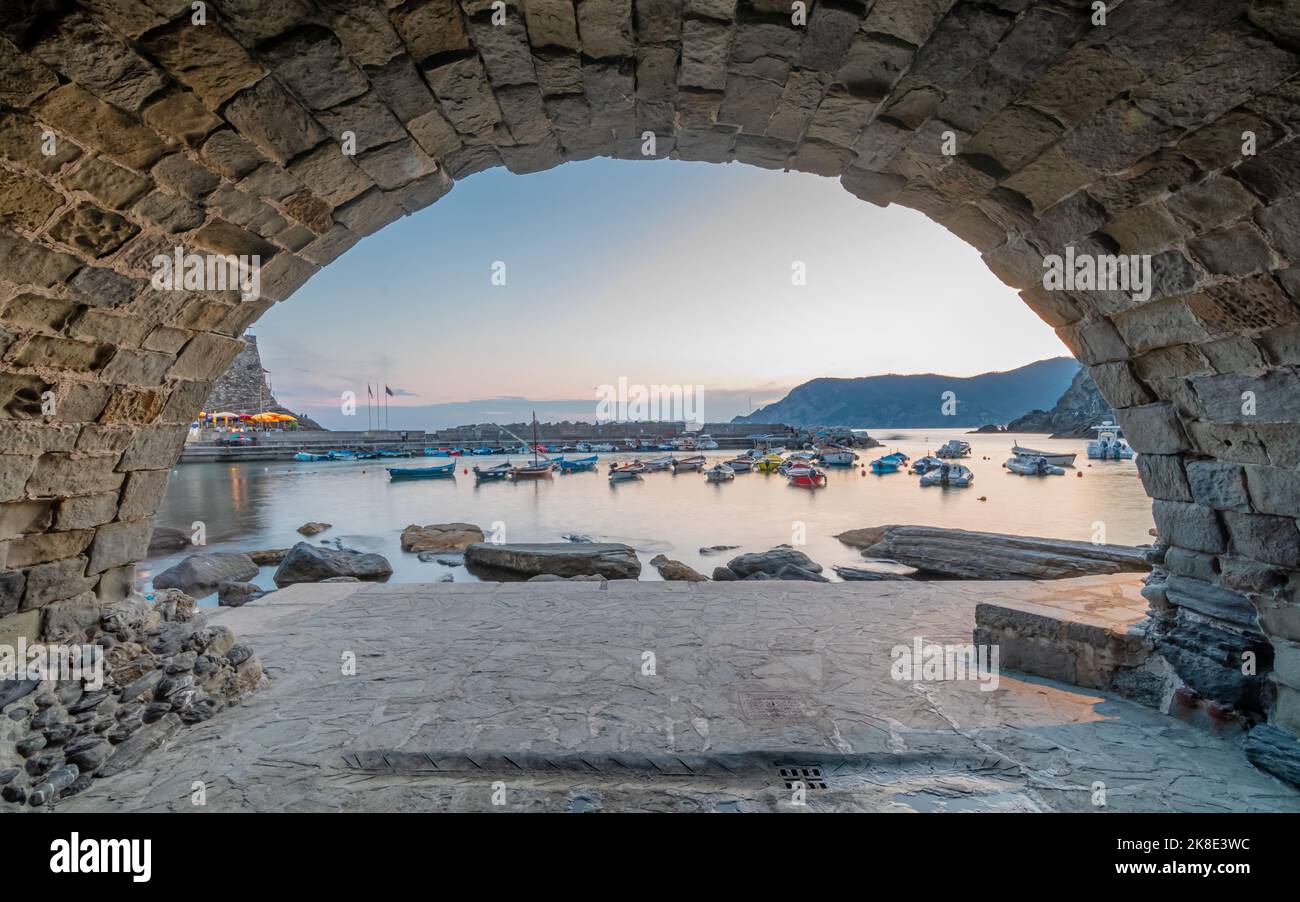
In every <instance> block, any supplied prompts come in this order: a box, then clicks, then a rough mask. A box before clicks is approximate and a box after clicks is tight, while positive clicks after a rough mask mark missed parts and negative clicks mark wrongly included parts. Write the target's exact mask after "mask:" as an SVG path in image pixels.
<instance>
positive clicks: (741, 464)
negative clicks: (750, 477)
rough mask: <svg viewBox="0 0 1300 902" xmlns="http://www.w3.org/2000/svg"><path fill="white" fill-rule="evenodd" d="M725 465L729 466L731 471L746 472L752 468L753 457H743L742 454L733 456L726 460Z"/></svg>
mask: <svg viewBox="0 0 1300 902" xmlns="http://www.w3.org/2000/svg"><path fill="white" fill-rule="evenodd" d="M727 466H729V467H731V471H732V472H733V473H748V472H749V471H750V470H752V469H754V459H753V458H752V457H745V456H744V455H743V454H742V455H741V456H740V457H734V458H732V459H731V460H729V461H727Z"/></svg>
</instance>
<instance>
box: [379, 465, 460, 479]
mask: <svg viewBox="0 0 1300 902" xmlns="http://www.w3.org/2000/svg"><path fill="white" fill-rule="evenodd" d="M455 476H456V464H455V462H452V463H449V464H443V465H442V466H439V467H389V468H388V478H389V480H391V481H392V482H400V481H401V480H403V479H448V478H454V477H455Z"/></svg>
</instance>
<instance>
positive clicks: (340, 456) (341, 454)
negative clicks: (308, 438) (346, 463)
mask: <svg viewBox="0 0 1300 902" xmlns="http://www.w3.org/2000/svg"><path fill="white" fill-rule="evenodd" d="M326 456H327V457H329V459H330V460H356V459H357V452H355V451H328V452H326Z"/></svg>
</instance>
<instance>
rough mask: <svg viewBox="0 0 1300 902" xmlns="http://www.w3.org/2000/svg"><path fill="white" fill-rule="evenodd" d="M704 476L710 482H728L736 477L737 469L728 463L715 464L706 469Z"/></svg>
mask: <svg viewBox="0 0 1300 902" xmlns="http://www.w3.org/2000/svg"><path fill="white" fill-rule="evenodd" d="M704 478H705V479H707V480H708V481H709V482H726V481H727V480H729V479H735V478H736V471H735V470H733V469H731V467H729V466H727V465H726V464H714V465H713V466H711V467H709V469H707V470H705V471H704Z"/></svg>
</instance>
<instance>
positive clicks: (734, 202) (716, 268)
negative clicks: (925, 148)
mask: <svg viewBox="0 0 1300 902" xmlns="http://www.w3.org/2000/svg"><path fill="white" fill-rule="evenodd" d="M496 261H501V262H503V263H504V264H505V267H506V269H505V275H506V284H505V285H504V286H494V285H493V284H492V281H491V276H492V267H493V264H494V263H495V262H496ZM796 261H798V262H802V263H803V264H804V265H805V266H806V271H807V284H806V285H804V286H794V285H792V284H791V272H792V265H793V264H794V263H795V262H796ZM253 331H254V334H256V335H257V336H258V342H259V345H260V347H261V351H262V356H263V362H264V365H265V366H266V368H267V369H268V370H269V371H270V373H271V379H272V382H273V385H274V389H275V392H276V395H277V396H278V397H279V399H280V401H281V403H283V404H285V405H287V406H288V407H290V408H292V409H295V410H304V411H307V412H309V413H312V414H313V415H316V416H318V417H319V418H322V422H324V423H325V425H328V426H335V427H346V426H351V425H353V422H352V421H351V420H350V418H348V419H346V420H345V419H344V418H342V417H340V416H338V409H339V400H338V399H339V398H340V396H341V394H342V393H343V392H344V391H347V390H351V391H355V392H357V394H358V396H359V397H360V398H361V399H362V400H363V401H364V399H365V384H366V381H367V380H369V381H371V382H372V383H373V382H387V383H388V384H390V385H392V386H393V387H394V388H399V389H401V390H403V392H409V393H410V394H403V395H402V396H401V397H400V398H398V399H397V400H395V401H392V402H390V403H391V404H393V405H394V406H393V408H392V423H393V426H394V427H413V428H420V427H430V426H437V425H447V424H448V423H447V422H433V421H434V420H442V419H444V418H449V421H450V422H455V423H460V422H472V421H474V420H475V419H480V418H481V419H492V418H493V417H492V416H491V415H490V414H492V413H500V411H493V410H492V407H493V405H492V404H488V405H459V406H457V407H455V408H437V407H433V408H430V405H440V404H447V403H449V402H464V401H477V400H480V399H492V398H497V397H501V396H513V397H524V398H528V399H530V400H538V401H541V400H563V399H577V400H578V402H579V403H578V404H577V405H576V413H579V414H580V413H584V412H585V408H586V403H587V399H592V401H591V407H592V410H593V412H594V393H595V388H596V386H598V385H601V384H605V383H609V384H615V383H617V381H618V379H619V377H620V376H623V377H626V378H627V379H628V380H629V381H630V382H633V383H642V384H646V385H650V384H681V385H703V386H704V391H705V404H704V408H705V409H704V413H705V415H706V417H707V418H708V419H709V420H725V419H730V418H731V417H732V416H734V415H735V414H737V413H747V412H748V404H749V399H750V398H751V397H752V399H753V404H754V406H755V407H757V406H759V405H761V404H763V403H766V402H768V401H772V400H776V399H777V398H779V397H781V396H783V395H784V394H785V392H786V391H787V390H788V389H789V388H790V387H792V386H794V385H796V384H798V383H800V382H803V381H806V380H807V379H811V378H814V377H817V376H865V375H874V374H878V373H886V372H904V373H909V372H939V373H945V374H950V375H955V376H969V375H974V374H976V373H981V372H987V371H989V370H1004V369H1010V368H1013V367H1016V366H1020V365H1022V364H1025V363H1029V362H1031V361H1034V360H1039V359H1042V358H1044V357H1054V356H1058V355H1061V354H1065V353H1068V352H1067V351H1066V350H1065V348H1064V346H1063V345H1062V344H1061V343H1060V341H1059V339H1057V337H1056V335H1055V334H1054V333H1053V332H1052V330H1051V329H1050V328H1048V327H1047V326H1046V325H1045V324H1044V323H1042V322H1041V321H1040V320H1039V319H1038V318H1037V317H1036V316H1034V314H1033V313H1032V312H1031V311H1030V310H1029V309H1028V308H1027V307H1026V306H1025V305H1024V304H1023V302H1021V301H1020V299H1019V298H1018V297H1017V296H1016V294H1015V293H1014V292H1013V291H1012V290H1011V289H1009V288H1007V287H1006V286H1004V285H1002V283H1000V282H999V281H998V280H997V279H996V278H994V277H993V275H992V274H991V273H989V271H988V270H987V269H986V268H985V267H984V265H983V263H982V262H981V261H980V258H979V254H978V253H977V252H976V251H975V249H974V248H972V247H970V246H968V245H966V244H965V243H963V242H962V241H960V240H959V239H957V238H956V237H954V236H952V235H950V234H948V233H947V232H946V231H945V230H944V229H942V228H941V227H939V226H938V225H936V224H934V223H933V222H931V221H930V220H928V219H926V218H925V217H924V216H922V215H921V214H920V213H917V212H915V211H912V210H908V209H905V208H902V207H891V208H889V209H885V210H882V209H880V208H878V207H875V206H872V205H870V204H866V203H863V202H861V201H859V200H858V199H857V198H855V197H853V196H852V195H850V194H849V193H848V192H846V191H844V190H843V188H841V187H840V185H839V183H838V181H836V180H834V179H825V178H820V177H818V176H813V175H807V174H803V173H783V172H770V171H767V170H762V169H756V168H752V167H747V166H741V165H738V164H731V165H726V166H718V165H712V164H708V163H683V162H674V161H645V162H643V161H635V162H633V161H617V160H592V161H587V162H582V163H569V164H566V165H564V166H560V167H558V168H556V169H552V170H549V171H547V172H542V173H536V174H533V175H529V176H526V177H525V176H515V175H511V174H510V173H508V172H506V171H505V170H504V169H494V170H490V171H488V172H484V173H480V174H478V175H475V176H472V177H470V178H468V179H466V180H464V181H463V182H460V183H458V184H457V185H456V187H455V189H454V190H453V191H452V192H451V193H450V194H449V195H447V196H446V197H444V198H443V199H442V200H440V201H438V202H437V203H436V204H434V205H433V206H431V207H429V208H427V209H425V210H423V211H421V212H420V213H418V214H416V215H415V216H411V217H407V218H404V219H402V220H400V221H399V222H395V223H393V224H392V225H390V226H388V227H387V228H386V229H384V230H383V231H381V232H379V233H378V234H376V235H372V236H371V237H369V238H367V239H365V240H363V241H362V242H360V243H359V244H358V245H357V246H356V247H354V248H353V249H352V250H350V251H349V252H348V253H347V254H345V255H344V256H343V257H341V258H339V259H338V260H336V261H335V262H334V263H333V264H331V265H330V266H329V267H327V268H326V269H325V270H324V271H322V272H321V273H319V274H317V275H316V277H315V278H313V279H312V280H311V281H310V282H308V283H307V285H306V286H305V287H304V288H302V289H301V290H300V291H299V292H298V293H297V294H296V295H294V296H293V297H292V298H291V299H290V300H289V301H287V302H285V303H282V304H278V305H277V306H276V307H274V308H273V309H272V310H270V311H269V312H268V313H267V314H266V315H265V316H264V317H263V318H262V319H261V321H259V322H258V323H257V325H256V326H255V328H254V330H253ZM399 406H405V407H408V408H410V409H409V410H407V411H406V412H405V415H402V414H401V413H399V410H398V408H399ZM496 406H497V407H502V405H496ZM513 406H514V405H511V407H513ZM546 409H548V410H552V411H553V412H554V411H558V410H559V408H558V407H555V406H552V405H547V408H546ZM566 409H567V408H566ZM503 410H504V408H503ZM539 416H542V414H541V412H540V411H539ZM542 418H543V419H546V418H548V417H542ZM549 418H558V417H557V416H551V417H549Z"/></svg>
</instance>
